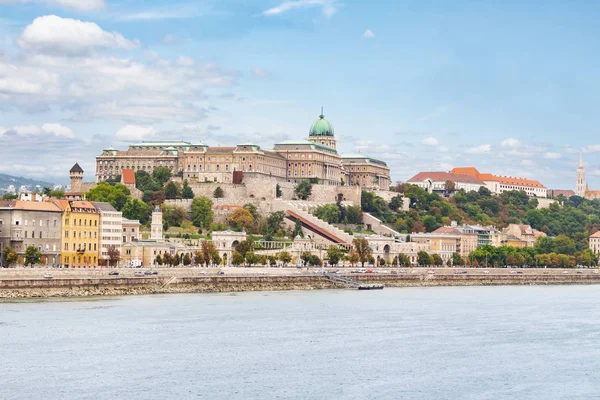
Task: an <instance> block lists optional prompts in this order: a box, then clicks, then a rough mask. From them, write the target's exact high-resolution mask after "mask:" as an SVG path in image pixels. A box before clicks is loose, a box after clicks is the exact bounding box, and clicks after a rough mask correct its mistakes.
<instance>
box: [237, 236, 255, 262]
mask: <svg viewBox="0 0 600 400" xmlns="http://www.w3.org/2000/svg"><path fill="white" fill-rule="evenodd" d="M253 250H254V240H252V239H251V238H248V239H246V240H242V241H241V242H240V243H239V244H238V245H237V247H236V251H237V252H238V253H240V254H241V255H242V257H246V254H247V253H248V252H250V251H253Z"/></svg>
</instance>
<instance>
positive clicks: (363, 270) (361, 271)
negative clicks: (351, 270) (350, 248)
mask: <svg viewBox="0 0 600 400" xmlns="http://www.w3.org/2000/svg"><path fill="white" fill-rule="evenodd" d="M366 272H367V269H366V268H361V269H359V270H358V273H359V274H364V273H366Z"/></svg>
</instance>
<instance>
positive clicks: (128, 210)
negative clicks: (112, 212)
mask: <svg viewBox="0 0 600 400" xmlns="http://www.w3.org/2000/svg"><path fill="white" fill-rule="evenodd" d="M121 212H122V213H123V217H124V218H127V219H132V220H134V221H140V223H142V224H145V223H147V222H148V221H150V217H151V216H152V206H150V205H149V204H146V203H144V202H143V201H141V200H138V199H131V198H130V199H129V200H127V202H126V203H125V205H124V206H123V209H122V210H121Z"/></svg>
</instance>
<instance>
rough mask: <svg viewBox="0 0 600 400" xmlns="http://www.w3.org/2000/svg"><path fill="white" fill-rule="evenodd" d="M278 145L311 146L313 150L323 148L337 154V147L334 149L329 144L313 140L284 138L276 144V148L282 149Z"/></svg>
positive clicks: (322, 149)
mask: <svg viewBox="0 0 600 400" xmlns="http://www.w3.org/2000/svg"><path fill="white" fill-rule="evenodd" d="M278 146H310V148H311V149H313V150H321V151H326V152H327V153H331V154H337V151H336V150H335V149H332V148H331V147H329V146H325V145H324V144H321V143H316V142H313V141H311V140H284V141H283V142H279V143H276V144H275V150H280V148H278Z"/></svg>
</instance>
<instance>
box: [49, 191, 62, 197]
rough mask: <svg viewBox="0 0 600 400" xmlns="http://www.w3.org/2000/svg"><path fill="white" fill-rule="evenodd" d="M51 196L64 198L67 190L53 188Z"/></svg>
mask: <svg viewBox="0 0 600 400" xmlns="http://www.w3.org/2000/svg"><path fill="white" fill-rule="evenodd" d="M50 197H54V198H55V199H64V198H65V192H64V191H62V190H52V191H51V192H50Z"/></svg>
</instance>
